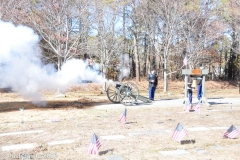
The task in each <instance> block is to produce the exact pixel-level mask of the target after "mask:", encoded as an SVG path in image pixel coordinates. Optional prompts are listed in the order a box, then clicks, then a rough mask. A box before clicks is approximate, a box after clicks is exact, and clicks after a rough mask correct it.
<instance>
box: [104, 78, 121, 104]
mask: <svg viewBox="0 0 240 160" xmlns="http://www.w3.org/2000/svg"><path fill="white" fill-rule="evenodd" d="M118 84H120V85H122V83H120V82H119V83H118ZM107 97H108V99H109V100H110V101H111V102H113V103H120V98H119V94H118V89H117V88H116V87H115V84H114V83H111V84H110V85H109V86H108V88H107Z"/></svg>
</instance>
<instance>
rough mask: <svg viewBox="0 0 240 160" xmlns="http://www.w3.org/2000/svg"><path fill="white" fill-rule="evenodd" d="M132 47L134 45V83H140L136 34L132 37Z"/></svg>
mask: <svg viewBox="0 0 240 160" xmlns="http://www.w3.org/2000/svg"><path fill="white" fill-rule="evenodd" d="M133 45H134V58H135V71H136V81H137V82H139V81H140V73H139V72H140V66H139V56H138V47H137V34H136V33H134V36H133Z"/></svg>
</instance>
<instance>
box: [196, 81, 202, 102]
mask: <svg viewBox="0 0 240 160" xmlns="http://www.w3.org/2000/svg"><path fill="white" fill-rule="evenodd" d="M197 84H198V91H197V98H198V100H200V99H201V98H202V76H199V77H197Z"/></svg>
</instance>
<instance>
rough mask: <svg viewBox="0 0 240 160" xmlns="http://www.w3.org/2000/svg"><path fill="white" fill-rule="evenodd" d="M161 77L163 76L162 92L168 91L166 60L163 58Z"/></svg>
mask: <svg viewBox="0 0 240 160" xmlns="http://www.w3.org/2000/svg"><path fill="white" fill-rule="evenodd" d="M163 76H164V79H163V81H164V92H167V90H168V83H167V59H166V58H164V70H163Z"/></svg>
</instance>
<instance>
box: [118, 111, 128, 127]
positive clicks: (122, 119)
mask: <svg viewBox="0 0 240 160" xmlns="http://www.w3.org/2000/svg"><path fill="white" fill-rule="evenodd" d="M126 115H127V109H126V108H125V109H124V111H123V113H122V115H121V117H120V121H121V123H122V124H125V123H126V118H127V117H126Z"/></svg>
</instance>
